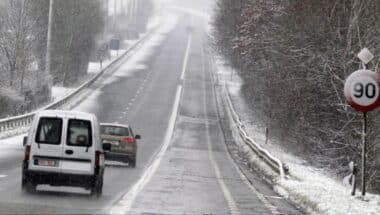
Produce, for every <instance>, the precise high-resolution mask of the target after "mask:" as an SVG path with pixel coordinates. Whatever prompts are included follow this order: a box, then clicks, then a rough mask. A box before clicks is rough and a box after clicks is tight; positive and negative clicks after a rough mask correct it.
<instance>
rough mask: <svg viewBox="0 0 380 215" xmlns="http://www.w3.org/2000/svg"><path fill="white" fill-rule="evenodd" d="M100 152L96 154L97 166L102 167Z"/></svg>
mask: <svg viewBox="0 0 380 215" xmlns="http://www.w3.org/2000/svg"><path fill="white" fill-rule="evenodd" d="M100 153H101V152H100V151H96V152H95V166H100Z"/></svg>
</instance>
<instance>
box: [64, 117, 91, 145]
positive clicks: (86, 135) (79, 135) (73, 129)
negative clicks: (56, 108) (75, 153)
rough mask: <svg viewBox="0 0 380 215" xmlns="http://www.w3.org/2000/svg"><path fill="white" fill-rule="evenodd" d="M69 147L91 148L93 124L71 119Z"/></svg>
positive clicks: (68, 134) (68, 137)
mask: <svg viewBox="0 0 380 215" xmlns="http://www.w3.org/2000/svg"><path fill="white" fill-rule="evenodd" d="M67 145H69V146H84V147H89V146H91V145H92V130H91V122H90V121H87V120H78V119H70V120H69V127H68V133H67Z"/></svg>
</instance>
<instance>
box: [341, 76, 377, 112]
mask: <svg viewBox="0 0 380 215" xmlns="http://www.w3.org/2000/svg"><path fill="white" fill-rule="evenodd" d="M368 86H371V88H370V87H368ZM369 89H372V92H370V90H369ZM344 95H345V97H346V100H347V103H348V104H349V105H350V106H351V107H352V108H354V109H355V110H357V111H360V112H368V111H372V110H374V109H376V108H377V107H379V106H380V76H379V74H377V73H375V72H372V71H370V70H358V71H356V72H354V73H352V74H351V75H350V76H348V78H347V79H346V82H345V84H344ZM366 96H367V97H366Z"/></svg>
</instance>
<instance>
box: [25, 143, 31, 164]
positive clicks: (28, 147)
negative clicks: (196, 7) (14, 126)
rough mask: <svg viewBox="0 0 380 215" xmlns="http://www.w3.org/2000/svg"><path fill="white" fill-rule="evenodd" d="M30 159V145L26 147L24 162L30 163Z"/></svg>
mask: <svg viewBox="0 0 380 215" xmlns="http://www.w3.org/2000/svg"><path fill="white" fill-rule="evenodd" d="M29 158H30V145H26V146H25V154H24V161H28V160H29Z"/></svg>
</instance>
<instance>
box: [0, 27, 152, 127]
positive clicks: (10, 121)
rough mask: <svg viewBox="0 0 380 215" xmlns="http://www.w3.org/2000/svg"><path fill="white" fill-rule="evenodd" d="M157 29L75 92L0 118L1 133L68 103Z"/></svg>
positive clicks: (147, 34)
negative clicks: (29, 109) (42, 111)
mask: <svg viewBox="0 0 380 215" xmlns="http://www.w3.org/2000/svg"><path fill="white" fill-rule="evenodd" d="M154 30H155V29H152V30H151V31H150V32H148V33H146V34H145V35H144V36H143V37H142V38H141V39H140V40H138V41H137V42H136V43H135V44H133V45H132V46H131V47H129V48H128V49H127V50H126V51H125V52H124V53H123V54H122V55H120V57H118V58H117V59H115V60H113V61H112V62H111V63H110V64H108V65H107V66H106V67H104V69H102V70H101V71H100V72H99V73H97V74H96V75H94V77H92V78H91V79H90V80H88V81H86V82H85V83H83V84H82V85H80V86H79V87H78V88H76V89H75V90H74V91H73V92H71V93H70V94H68V95H66V96H65V97H63V98H62V99H59V100H57V101H55V102H53V103H51V104H48V105H46V106H45V107H43V108H40V109H38V110H36V111H33V112H31V113H27V114H23V115H19V116H14V117H9V118H4V119H0V133H2V132H6V131H13V130H15V129H18V128H22V127H27V126H29V125H30V124H31V123H32V121H33V117H34V114H35V113H36V112H38V111H41V110H48V109H57V108H59V107H61V106H63V105H65V104H67V103H68V102H69V101H70V100H71V99H72V98H74V97H75V96H76V95H78V94H79V93H80V92H81V91H82V90H84V89H86V88H87V87H89V86H90V85H91V84H93V83H94V82H95V81H96V80H97V79H98V78H99V77H101V76H102V75H103V74H104V73H106V72H107V71H108V70H110V69H112V67H113V66H114V65H116V64H117V63H119V62H120V61H121V59H123V58H124V57H126V56H127V55H128V54H129V53H130V52H131V51H132V50H134V49H135V48H136V47H138V46H139V45H140V44H141V43H142V42H144V41H145V40H146V39H147V38H149V36H150V35H151V34H152V32H153V31H154Z"/></svg>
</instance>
